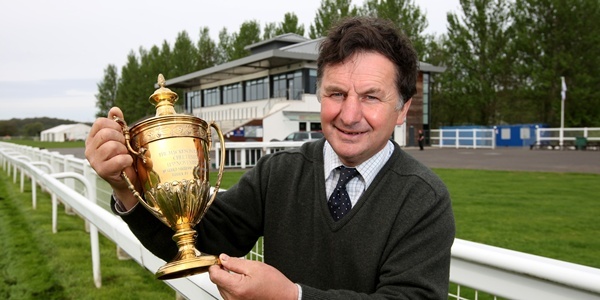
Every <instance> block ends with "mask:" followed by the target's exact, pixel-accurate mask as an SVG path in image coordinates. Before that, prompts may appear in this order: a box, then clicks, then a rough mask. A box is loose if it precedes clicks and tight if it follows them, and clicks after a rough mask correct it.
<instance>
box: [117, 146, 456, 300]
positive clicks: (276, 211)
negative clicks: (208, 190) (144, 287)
mask: <svg viewBox="0 0 600 300" xmlns="http://www.w3.org/2000/svg"><path fill="white" fill-rule="evenodd" d="M323 145H324V140H323V139H321V140H320V141H317V142H312V143H305V144H304V145H303V146H302V147H301V148H300V149H296V150H292V151H283V152H277V153H274V154H271V155H266V156H264V157H262V158H261V159H260V160H259V162H258V163H257V165H256V167H254V168H253V169H251V170H250V171H248V172H247V173H246V174H245V175H244V176H242V178H241V179H240V181H239V183H238V184H236V185H235V186H233V187H231V188H230V189H228V190H227V191H226V192H224V193H220V194H219V195H218V197H217V199H216V200H215V202H214V203H213V205H212V206H211V207H210V209H209V211H208V212H207V214H206V216H205V217H204V218H203V220H202V222H201V223H200V224H199V225H198V226H197V227H196V230H198V233H199V236H198V239H197V244H198V248H199V249H200V250H201V251H203V252H206V253H210V254H215V255H218V254H220V253H227V254H229V255H232V256H243V255H245V254H246V253H247V252H249V251H250V249H251V248H252V246H253V245H254V244H255V243H256V241H257V239H258V238H259V237H260V236H264V256H265V262H266V263H268V264H270V265H272V266H273V267H275V268H277V269H278V270H279V271H281V272H282V273H283V274H285V275H286V276H287V277H288V278H289V279H290V280H292V281H293V282H296V283H299V284H300V285H301V286H302V292H303V299H335V298H338V299H352V298H356V299H362V298H377V299H447V297H448V277H449V268H450V248H451V246H452V243H453V241H454V232H455V228H454V217H453V214H452V208H451V203H450V196H449V194H448V191H447V189H446V187H445V185H444V184H443V182H442V181H441V180H440V179H439V178H438V177H437V176H436V175H435V174H434V173H433V172H432V171H430V170H429V169H428V168H426V167H425V166H424V165H422V164H421V163H419V162H418V161H416V160H415V159H414V158H412V157H411V156H410V155H409V154H407V153H406V152H404V151H403V150H401V149H400V147H399V146H398V145H395V149H394V153H393V154H392V156H391V157H390V159H389V161H388V162H387V163H386V164H385V166H384V167H383V169H382V170H381V171H380V172H379V174H378V175H377V177H376V178H375V180H374V181H373V183H372V184H371V185H370V186H369V188H368V189H367V190H366V191H365V192H364V193H363V195H362V196H361V197H360V199H359V200H358V203H357V204H356V205H355V206H354V207H353V208H352V210H351V212H350V213H349V214H348V215H346V216H345V217H344V218H343V219H342V220H340V221H338V222H334V221H333V219H332V217H331V215H330V214H329V210H328V208H327V196H326V195H325V178H324V174H323V172H324V171H323V168H324V167H323ZM123 219H124V220H125V221H126V222H127V223H128V224H129V227H130V228H131V230H132V231H133V233H134V234H135V235H136V236H137V237H138V238H139V239H140V241H141V242H142V243H143V244H144V246H145V247H147V248H148V249H149V250H150V251H152V252H153V253H155V254H156V255H158V256H159V257H161V258H163V259H165V260H167V261H169V260H170V259H172V258H173V257H174V256H175V253H176V252H177V249H176V247H175V244H174V242H172V240H171V237H172V235H173V231H172V230H171V229H170V228H168V227H166V226H164V225H163V224H162V223H160V222H159V221H158V220H157V219H156V218H154V217H153V216H152V215H150V214H149V213H148V212H147V211H146V210H145V209H143V208H139V206H138V208H136V209H134V211H133V212H132V213H131V214H128V215H125V216H123Z"/></svg>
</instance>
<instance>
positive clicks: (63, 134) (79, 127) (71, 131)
mask: <svg viewBox="0 0 600 300" xmlns="http://www.w3.org/2000/svg"><path fill="white" fill-rule="evenodd" d="M91 128H92V127H91V126H89V125H85V124H82V123H78V124H65V125H58V126H56V127H52V128H50V129H46V130H44V131H42V132H41V133H40V139H41V141H42V142H65V141H76V140H85V139H86V138H87V136H88V134H89V133H90V129H91Z"/></svg>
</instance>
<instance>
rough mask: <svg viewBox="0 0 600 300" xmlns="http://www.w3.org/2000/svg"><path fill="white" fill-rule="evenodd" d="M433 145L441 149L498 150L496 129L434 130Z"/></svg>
mask: <svg viewBox="0 0 600 300" xmlns="http://www.w3.org/2000/svg"><path fill="white" fill-rule="evenodd" d="M430 139H431V145H432V146H434V147H435V146H437V147H440V148H457V149H458V148H473V149H477V148H487V149H494V148H496V137H495V130H494V129H487V128H470V129H433V130H431V133H430Z"/></svg>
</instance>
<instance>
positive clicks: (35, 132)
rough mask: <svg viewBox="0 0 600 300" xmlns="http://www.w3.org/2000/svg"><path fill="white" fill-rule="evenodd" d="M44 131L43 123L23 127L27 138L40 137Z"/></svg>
mask: <svg viewBox="0 0 600 300" xmlns="http://www.w3.org/2000/svg"><path fill="white" fill-rule="evenodd" d="M43 130H44V124H43V123H42V122H34V123H29V124H26V125H25V126H24V127H23V133H24V134H25V136H36V137H39V136H40V133H41V132H42V131H43Z"/></svg>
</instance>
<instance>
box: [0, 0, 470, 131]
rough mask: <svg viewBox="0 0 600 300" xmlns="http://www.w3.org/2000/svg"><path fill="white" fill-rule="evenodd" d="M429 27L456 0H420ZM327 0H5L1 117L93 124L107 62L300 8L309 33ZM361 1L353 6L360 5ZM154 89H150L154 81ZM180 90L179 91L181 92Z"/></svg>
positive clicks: (1, 3) (439, 25)
mask: <svg viewBox="0 0 600 300" xmlns="http://www.w3.org/2000/svg"><path fill="white" fill-rule="evenodd" d="M415 2H416V4H417V5H419V6H420V7H421V8H422V10H424V11H425V12H426V14H427V20H428V22H429V27H428V29H427V32H428V33H437V34H441V33H445V32H446V13H447V12H449V11H451V12H458V10H459V4H458V3H459V1H458V0H415ZM320 3H321V0H303V1H296V0H289V1H287V0H221V1H214V0H212V1H203V0H173V1H164V0H163V1H158V0H144V1H141V0H139V1H138V0H125V1H123V0H86V1H79V0H52V1H47V0H19V1H8V0H0V7H2V17H1V18H0V103H1V104H2V106H3V108H2V109H0V120H8V119H12V118H18V119H24V118H34V117H50V118H60V119H68V120H73V121H79V122H93V121H94V119H95V116H94V115H95V113H96V111H97V109H96V107H95V103H96V98H95V96H94V95H95V94H96V93H97V83H98V82H100V80H102V77H103V75H104V69H105V68H106V67H107V66H108V65H109V64H114V65H116V66H117V68H118V69H119V71H120V70H121V68H122V67H123V65H124V64H125V62H126V58H127V55H128V54H129V52H130V51H132V50H133V51H135V52H136V54H137V53H138V49H139V47H144V48H145V49H150V48H151V47H152V46H154V45H157V46H160V45H161V44H162V43H163V41H165V40H166V41H167V42H168V43H169V44H171V45H173V43H174V42H175V39H176V37H177V34H178V33H179V32H181V31H184V30H185V31H186V32H187V33H188V34H189V35H190V38H191V39H192V41H193V42H194V43H196V42H197V40H198V35H199V28H200V27H204V26H207V27H209V29H210V33H211V36H212V37H213V39H214V40H215V41H218V32H219V31H220V30H221V29H222V28H223V27H226V28H227V29H228V32H229V33H232V32H237V31H238V30H239V28H240V25H241V24H242V23H243V22H244V21H249V20H257V21H259V22H260V24H261V28H262V27H263V26H264V24H266V23H270V22H277V23H279V22H281V21H283V16H284V15H285V13H287V12H294V13H295V14H296V15H297V16H298V19H299V23H300V24H304V26H305V33H306V34H305V35H306V36H308V30H309V25H310V24H311V23H312V22H313V20H314V18H315V14H316V11H317V9H318V8H319V6H320ZM362 3H363V1H362V0H354V1H353V4H357V5H362ZM147 88H148V95H150V94H151V93H152V92H153V91H154V88H153V87H151V86H150V87H147ZM180 96H181V95H180Z"/></svg>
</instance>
